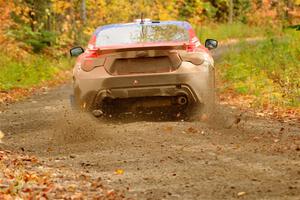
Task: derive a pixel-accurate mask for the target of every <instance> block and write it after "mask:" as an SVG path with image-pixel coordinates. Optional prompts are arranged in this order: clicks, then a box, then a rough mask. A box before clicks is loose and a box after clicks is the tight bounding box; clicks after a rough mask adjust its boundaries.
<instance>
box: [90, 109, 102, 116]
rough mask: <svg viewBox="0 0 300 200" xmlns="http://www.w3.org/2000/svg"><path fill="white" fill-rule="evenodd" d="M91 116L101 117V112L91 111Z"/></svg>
mask: <svg viewBox="0 0 300 200" xmlns="http://www.w3.org/2000/svg"><path fill="white" fill-rule="evenodd" d="M92 114H93V115H94V116H95V117H97V118H98V117H101V116H102V115H103V111H102V110H93V111H92Z"/></svg>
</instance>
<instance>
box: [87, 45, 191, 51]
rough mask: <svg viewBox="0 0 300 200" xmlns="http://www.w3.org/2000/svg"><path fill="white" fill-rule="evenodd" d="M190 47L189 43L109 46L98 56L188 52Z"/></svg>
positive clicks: (101, 48) (103, 48) (100, 49)
mask: <svg viewBox="0 0 300 200" xmlns="http://www.w3.org/2000/svg"><path fill="white" fill-rule="evenodd" d="M188 47H189V45H188V44H187V43H164V44H149V45H146V44H138V45H128V46H125V45H123V46H108V47H100V48H97V49H93V50H96V51H97V53H98V54H108V53H115V52H124V51H142V50H186V49H188ZM93 50H92V51H93Z"/></svg>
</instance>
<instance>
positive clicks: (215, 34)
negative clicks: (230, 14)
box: [195, 23, 282, 42]
mask: <svg viewBox="0 0 300 200" xmlns="http://www.w3.org/2000/svg"><path fill="white" fill-rule="evenodd" d="M195 30H196V32H197V35H198V36H199V38H200V41H202V42H204V41H205V40H206V39H208V38H212V39H216V40H219V41H224V40H228V39H243V38H256V37H267V36H270V35H278V34H280V33H282V31H281V29H280V27H278V28H274V27H269V26H249V25H247V24H243V23H233V24H210V25H201V26H197V27H195Z"/></svg>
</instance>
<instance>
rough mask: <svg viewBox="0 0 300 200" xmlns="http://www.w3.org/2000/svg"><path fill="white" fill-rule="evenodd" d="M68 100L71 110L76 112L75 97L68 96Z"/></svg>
mask: <svg viewBox="0 0 300 200" xmlns="http://www.w3.org/2000/svg"><path fill="white" fill-rule="evenodd" d="M69 99H70V106H71V109H72V110H78V108H77V106H76V102H75V96H74V95H70V96H69Z"/></svg>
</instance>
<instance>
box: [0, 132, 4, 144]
mask: <svg viewBox="0 0 300 200" xmlns="http://www.w3.org/2000/svg"><path fill="white" fill-rule="evenodd" d="M3 138H4V133H3V132H2V131H1V130H0V143H3V142H2V139H3Z"/></svg>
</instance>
